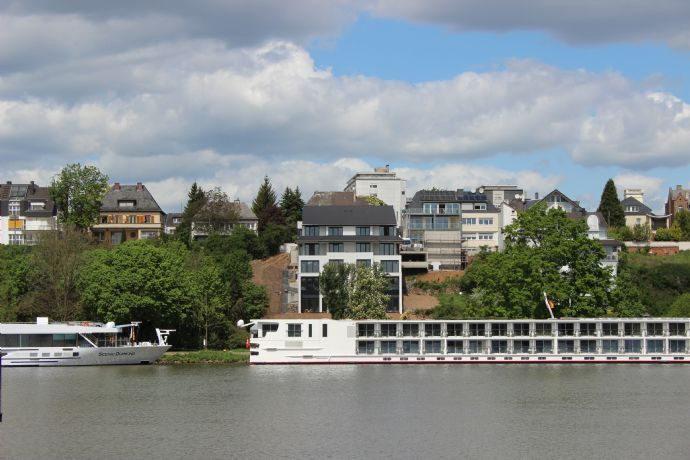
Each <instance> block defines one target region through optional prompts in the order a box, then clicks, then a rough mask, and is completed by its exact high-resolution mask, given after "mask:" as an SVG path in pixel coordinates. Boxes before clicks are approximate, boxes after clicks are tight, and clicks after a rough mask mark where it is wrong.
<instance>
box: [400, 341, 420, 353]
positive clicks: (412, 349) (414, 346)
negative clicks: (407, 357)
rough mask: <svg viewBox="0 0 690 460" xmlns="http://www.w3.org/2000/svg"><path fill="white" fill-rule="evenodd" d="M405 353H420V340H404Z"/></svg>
mask: <svg viewBox="0 0 690 460" xmlns="http://www.w3.org/2000/svg"><path fill="white" fill-rule="evenodd" d="M402 349H403V353H419V340H403V341H402Z"/></svg>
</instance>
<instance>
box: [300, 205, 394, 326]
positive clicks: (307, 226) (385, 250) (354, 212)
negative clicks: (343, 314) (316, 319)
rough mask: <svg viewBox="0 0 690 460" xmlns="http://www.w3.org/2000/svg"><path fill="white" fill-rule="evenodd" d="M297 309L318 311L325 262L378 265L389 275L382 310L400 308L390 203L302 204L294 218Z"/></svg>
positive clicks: (320, 310)
mask: <svg viewBox="0 0 690 460" xmlns="http://www.w3.org/2000/svg"><path fill="white" fill-rule="evenodd" d="M298 231H299V237H298V240H297V242H298V245H299V257H298V275H297V277H298V280H297V281H298V289H299V293H300V295H299V302H298V311H299V312H300V313H302V312H322V311H323V302H322V296H321V294H320V292H319V274H320V273H321V272H322V271H323V268H324V267H325V266H326V264H338V263H346V264H356V265H364V266H367V267H370V266H371V265H372V264H380V265H381V268H382V269H383V270H384V271H385V272H386V273H387V275H388V276H389V278H390V287H389V290H388V295H389V296H390V303H389V305H388V308H387V310H388V312H390V313H402V273H401V264H400V249H399V248H400V243H401V242H402V240H401V239H400V238H399V237H398V236H397V233H396V222H395V216H394V211H393V207H392V206H361V205H360V206H358V205H353V206H305V207H304V208H303V210H302V221H301V222H298Z"/></svg>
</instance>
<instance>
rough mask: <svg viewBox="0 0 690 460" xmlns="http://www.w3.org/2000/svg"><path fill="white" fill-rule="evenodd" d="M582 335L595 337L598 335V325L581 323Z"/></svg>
mask: <svg viewBox="0 0 690 460" xmlns="http://www.w3.org/2000/svg"><path fill="white" fill-rule="evenodd" d="M580 335H584V336H591V337H594V336H596V335H597V324H596V323H580Z"/></svg>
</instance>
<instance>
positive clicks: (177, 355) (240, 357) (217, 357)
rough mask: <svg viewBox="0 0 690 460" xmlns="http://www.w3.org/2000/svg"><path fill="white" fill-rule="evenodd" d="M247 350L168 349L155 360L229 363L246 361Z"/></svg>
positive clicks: (173, 362)
mask: <svg viewBox="0 0 690 460" xmlns="http://www.w3.org/2000/svg"><path fill="white" fill-rule="evenodd" d="M248 362H249V350H246V349H244V348H237V349H234V350H199V351H169V352H167V353H165V354H164V355H163V356H161V357H160V359H159V360H158V361H157V363H158V364H231V363H248Z"/></svg>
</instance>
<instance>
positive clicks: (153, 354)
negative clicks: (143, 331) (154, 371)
mask: <svg viewBox="0 0 690 460" xmlns="http://www.w3.org/2000/svg"><path fill="white" fill-rule="evenodd" d="M139 324H140V323H137V322H133V323H130V324H124V325H117V326H116V325H115V323H107V324H101V323H92V322H87V321H84V322H71V323H51V322H49V321H48V318H45V317H41V318H36V322H35V323H0V352H2V353H4V354H6V355H5V356H3V357H2V365H3V366H22V367H31V366H33V367H35V366H94V365H98V366H101V365H112V364H150V363H153V362H154V361H156V360H157V359H158V358H160V356H161V355H162V354H163V353H165V352H166V351H167V350H169V349H170V345H168V344H167V338H168V335H169V334H170V333H171V332H172V331H173V329H156V334H157V337H158V343H152V342H137V341H136V332H137V328H138V326H139Z"/></svg>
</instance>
